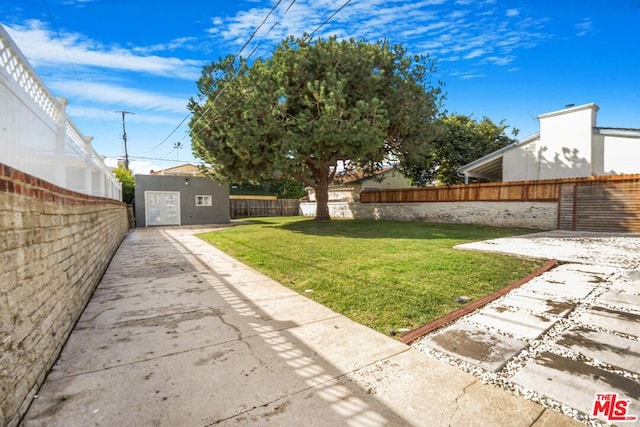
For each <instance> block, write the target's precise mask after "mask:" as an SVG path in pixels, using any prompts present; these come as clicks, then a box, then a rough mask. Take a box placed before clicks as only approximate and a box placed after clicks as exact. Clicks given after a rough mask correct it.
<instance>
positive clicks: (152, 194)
mask: <svg viewBox="0 0 640 427" xmlns="http://www.w3.org/2000/svg"><path fill="white" fill-rule="evenodd" d="M144 208H145V209H144V211H145V216H146V218H145V220H146V221H145V224H146V225H147V226H150V225H180V192H179V191H145V192H144Z"/></svg>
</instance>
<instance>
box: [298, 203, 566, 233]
mask: <svg viewBox="0 0 640 427" xmlns="http://www.w3.org/2000/svg"><path fill="white" fill-rule="evenodd" d="M300 210H301V211H302V214H303V215H306V216H314V215H315V212H316V204H315V203H300ZM329 212H330V214H331V217H332V218H357V219H384V220H396V221H422V222H441V223H458V224H482V225H491V226H495V227H526V228H536V229H540V230H554V229H556V228H557V224H558V203H557V202H425V203H419V202H416V203H347V202H330V203H329Z"/></svg>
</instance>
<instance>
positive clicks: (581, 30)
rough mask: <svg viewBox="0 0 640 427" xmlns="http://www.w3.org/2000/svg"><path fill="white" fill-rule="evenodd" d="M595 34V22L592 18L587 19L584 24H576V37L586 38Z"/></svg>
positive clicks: (583, 21)
mask: <svg viewBox="0 0 640 427" xmlns="http://www.w3.org/2000/svg"><path fill="white" fill-rule="evenodd" d="M591 33H593V22H592V21H591V19H590V18H585V19H583V20H582V22H579V23H577V24H576V35H577V36H578V37H584V36H586V35H588V34H591Z"/></svg>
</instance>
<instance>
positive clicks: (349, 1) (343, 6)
mask: <svg viewBox="0 0 640 427" xmlns="http://www.w3.org/2000/svg"><path fill="white" fill-rule="evenodd" d="M349 3H351V0H347V1H346V2H344V4H343V5H342V6H340V7H339V8H338V10H336V11H335V12H333V14H332V15H331V16H330V17H328V18H327V19H325V21H324V22H323V23H322V24H320V25H318V27H317V28H316V29H315V30H313V31H312V32H311V34H309V36H313V35H314V34H315V33H316V32H317V31H318V30H319V29H320V28H322V27H323V26H324V25H325V24H326V23H327V22H329V21H331V19H333V17H334V16H336V15H337V14H338V13H339V12H340V11H341V10H342V9H344V8H345V7H346V6H347V5H348V4H349Z"/></svg>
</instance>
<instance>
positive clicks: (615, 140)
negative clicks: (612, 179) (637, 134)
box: [598, 135, 640, 175]
mask: <svg viewBox="0 0 640 427" xmlns="http://www.w3.org/2000/svg"><path fill="white" fill-rule="evenodd" d="M598 136H600V137H602V139H603V145H604V161H603V174H605V175H612V174H625V173H640V138H631V137H625V136H612V135H598Z"/></svg>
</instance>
